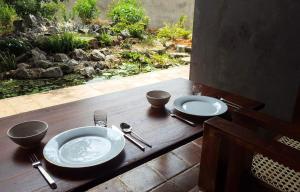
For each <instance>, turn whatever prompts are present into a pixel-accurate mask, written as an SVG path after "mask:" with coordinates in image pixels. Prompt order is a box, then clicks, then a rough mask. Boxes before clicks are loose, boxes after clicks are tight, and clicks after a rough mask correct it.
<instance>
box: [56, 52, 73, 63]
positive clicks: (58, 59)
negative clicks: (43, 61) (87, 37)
mask: <svg viewBox="0 0 300 192" xmlns="http://www.w3.org/2000/svg"><path fill="white" fill-rule="evenodd" d="M68 60H69V57H68V55H66V54H64V53H57V54H55V55H54V61H56V62H66V61H68Z"/></svg>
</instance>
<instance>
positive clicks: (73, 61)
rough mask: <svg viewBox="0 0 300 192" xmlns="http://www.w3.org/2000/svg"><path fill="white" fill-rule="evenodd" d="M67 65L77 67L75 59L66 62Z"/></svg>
mask: <svg viewBox="0 0 300 192" xmlns="http://www.w3.org/2000/svg"><path fill="white" fill-rule="evenodd" d="M67 64H68V65H78V61H76V60H75V59H70V60H69V61H68V62H67Z"/></svg>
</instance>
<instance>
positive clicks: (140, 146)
mask: <svg viewBox="0 0 300 192" xmlns="http://www.w3.org/2000/svg"><path fill="white" fill-rule="evenodd" d="M111 128H112V129H115V130H118V131H120V132H121V133H122V134H123V135H124V137H125V138H126V139H127V140H128V141H130V142H131V143H133V144H134V145H136V146H137V147H138V148H140V149H141V150H142V151H145V147H144V146H142V145H141V144H139V143H138V142H137V141H136V140H134V139H133V138H131V137H130V136H128V135H126V134H124V132H123V131H121V130H120V129H119V128H118V127H117V126H115V125H112V126H111Z"/></svg>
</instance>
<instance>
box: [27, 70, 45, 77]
mask: <svg viewBox="0 0 300 192" xmlns="http://www.w3.org/2000/svg"><path fill="white" fill-rule="evenodd" d="M44 71H45V69H42V68H32V69H30V73H31V78H32V79H38V78H41V75H42V73H43V72H44Z"/></svg>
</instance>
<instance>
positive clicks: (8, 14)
mask: <svg viewBox="0 0 300 192" xmlns="http://www.w3.org/2000/svg"><path fill="white" fill-rule="evenodd" d="M16 18H17V14H16V10H15V9H14V8H13V7H11V6H9V5H7V4H6V3H4V2H3V1H2V0H0V29H1V30H5V29H6V30H7V29H9V28H11V27H12V23H13V21H14V20H15V19H16Z"/></svg>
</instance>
